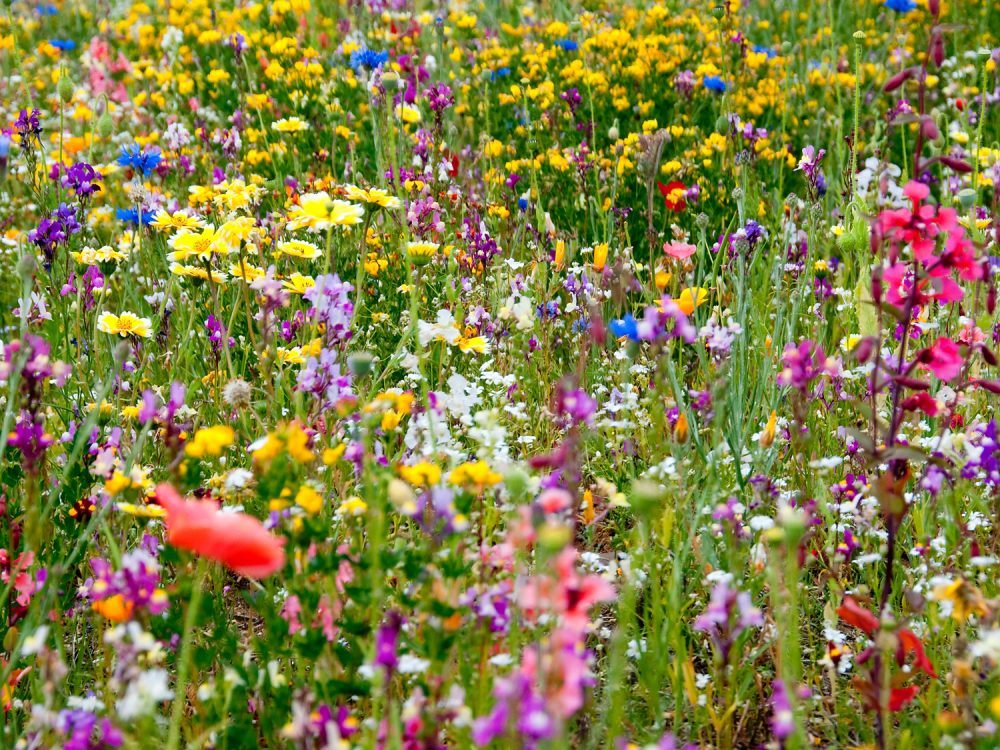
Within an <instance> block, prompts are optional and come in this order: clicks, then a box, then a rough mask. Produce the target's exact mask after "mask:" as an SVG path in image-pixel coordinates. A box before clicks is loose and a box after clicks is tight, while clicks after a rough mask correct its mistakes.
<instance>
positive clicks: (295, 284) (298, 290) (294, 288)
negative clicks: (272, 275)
mask: <svg viewBox="0 0 1000 750" xmlns="http://www.w3.org/2000/svg"><path fill="white" fill-rule="evenodd" d="M282 286H283V287H284V288H285V289H287V290H288V291H290V292H291V293H292V294H305V293H306V291H307V290H309V289H312V288H313V287H314V286H316V280H315V279H313V278H312V277H311V276H303V275H302V274H301V273H293V274H292V275H291V276H289V277H288V278H287V279H285V282H284V284H282Z"/></svg>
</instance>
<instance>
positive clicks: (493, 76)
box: [490, 68, 510, 81]
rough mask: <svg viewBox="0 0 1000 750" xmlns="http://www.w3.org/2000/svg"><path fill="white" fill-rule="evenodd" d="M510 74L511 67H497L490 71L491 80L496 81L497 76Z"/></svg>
mask: <svg viewBox="0 0 1000 750" xmlns="http://www.w3.org/2000/svg"><path fill="white" fill-rule="evenodd" d="M509 75H510V68H497V69H496V70H494V71H493V72H491V73H490V80H491V81H495V80H496V79H497V78H504V77H506V76H509Z"/></svg>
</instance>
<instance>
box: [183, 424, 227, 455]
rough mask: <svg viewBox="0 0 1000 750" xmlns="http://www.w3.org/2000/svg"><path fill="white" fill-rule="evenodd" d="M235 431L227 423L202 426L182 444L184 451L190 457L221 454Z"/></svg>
mask: <svg viewBox="0 0 1000 750" xmlns="http://www.w3.org/2000/svg"><path fill="white" fill-rule="evenodd" d="M235 437H236V433H234V432H233V428H232V427H229V426H228V425H216V426H215V427H203V428H202V429H200V430H198V431H197V432H196V433H195V434H194V437H193V438H191V440H189V441H188V443H187V444H186V445H185V446H184V452H185V453H186V454H187V455H189V456H190V457H191V458H205V457H206V456H221V455H222V452H223V451H224V450H225V449H226V448H228V447H229V446H230V445H232V444H233V440H234V439H235Z"/></svg>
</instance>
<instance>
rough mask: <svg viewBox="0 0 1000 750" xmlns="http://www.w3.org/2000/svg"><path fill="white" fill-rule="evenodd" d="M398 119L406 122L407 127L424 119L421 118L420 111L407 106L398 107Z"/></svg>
mask: <svg viewBox="0 0 1000 750" xmlns="http://www.w3.org/2000/svg"><path fill="white" fill-rule="evenodd" d="M396 117H398V118H399V119H400V120H402V121H403V122H405V123H406V124H407V125H412V124H414V123H417V122H420V120H421V119H422V118H421V117H420V110H419V109H417V108H416V107H411V106H409V105H407V104H400V105H398V106H397V107H396Z"/></svg>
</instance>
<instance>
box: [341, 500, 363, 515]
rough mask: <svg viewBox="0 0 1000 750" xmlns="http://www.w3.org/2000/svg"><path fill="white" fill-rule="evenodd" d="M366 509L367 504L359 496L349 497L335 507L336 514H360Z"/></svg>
mask: <svg viewBox="0 0 1000 750" xmlns="http://www.w3.org/2000/svg"><path fill="white" fill-rule="evenodd" d="M367 510H368V504H367V503H366V502H365V501H364V500H362V499H361V498H360V497H349V498H347V499H346V500H345V501H344V502H342V503H341V504H340V507H339V508H337V515H338V516H362V515H364V514H365V511H367Z"/></svg>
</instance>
